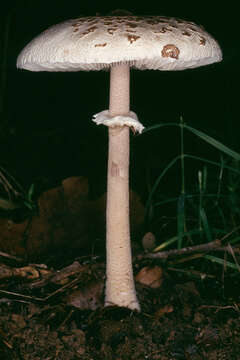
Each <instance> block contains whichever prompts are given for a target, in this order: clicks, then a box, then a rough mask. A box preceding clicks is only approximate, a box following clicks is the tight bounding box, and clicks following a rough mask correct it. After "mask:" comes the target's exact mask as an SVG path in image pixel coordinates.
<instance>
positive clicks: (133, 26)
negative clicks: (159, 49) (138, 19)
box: [126, 21, 138, 29]
mask: <svg viewBox="0 0 240 360" xmlns="http://www.w3.org/2000/svg"><path fill="white" fill-rule="evenodd" d="M126 26H129V27H130V28H133V29H134V28H136V27H138V25H137V24H133V23H132V22H129V21H128V22H126Z"/></svg>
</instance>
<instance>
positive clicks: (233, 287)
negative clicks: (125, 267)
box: [0, 256, 240, 360]
mask: <svg viewBox="0 0 240 360" xmlns="http://www.w3.org/2000/svg"><path fill="white" fill-rule="evenodd" d="M102 260H103V259H102V258H101V257H97V256H96V257H91V256H90V257H82V258H78V259H76V260H75V261H74V262H73V263H71V264H70V263H69V265H67V266H65V267H64V268H62V269H61V268H59V267H56V268H55V269H54V268H53V267H50V266H49V267H48V268H47V267H44V266H41V265H29V267H28V268H27V271H28V273H29V275H32V276H33V274H34V271H33V269H35V270H36V271H38V272H39V273H41V274H42V278H41V279H37V280H30V278H31V276H29V278H28V280H27V281H26V280H19V279H20V278H19V277H16V276H15V277H14V276H13V277H12V280H10V281H8V284H7V286H5V289H4V290H2V292H1V294H0V295H1V299H0V359H1V360H5V359H6V360H7V359H11V360H15V359H24V360H25V359H34V360H38V359H39V360H50V359H52V360H53V359H59V360H60V359H63V360H71V359H82V360H90V359H94V360H95V359H104V360H105V359H106V360H108V359H109V360H110V359H114V360H120V359H141V360H142V359H152V360H153V359H161V360H165V359H166V360H167V359H168V360H170V359H172V360H175V359H176V360H178V359H179V360H180V359H182V360H184V359H186V360H200V359H209V360H215V359H218V360H225V359H229V360H234V359H236V360H237V359H240V322H239V315H240V303H239V295H240V291H239V289H240V286H239V285H240V284H239V279H238V280H237V277H236V276H235V277H231V276H227V274H225V278H224V279H223V278H222V279H221V276H220V275H219V273H218V272H219V271H217V267H216V269H214V267H212V265H211V268H209V271H210V270H211V273H212V274H213V276H210V275H206V277H205V278H204V277H202V279H199V278H197V276H196V279H193V278H189V276H187V275H186V274H184V273H183V274H181V272H178V271H174V268H173V267H171V265H170V264H169V263H168V262H166V263H165V264H164V265H163V266H162V267H161V268H160V267H159V264H158V265H156V264H157V263H158V262H156V261H154V263H153V261H152V260H151V261H150V260H142V261H138V260H135V262H134V270H135V273H139V269H140V268H143V266H148V268H150V269H151V268H155V269H156V268H158V269H161V270H163V272H161V271H160V273H161V277H162V278H161V281H160V282H159V283H158V285H157V286H158V287H157V288H152V287H151V284H150V286H147V285H144V284H141V283H138V282H137V293H138V297H139V300H140V302H141V307H142V312H141V313H135V312H132V311H129V310H128V309H125V308H116V307H108V308H104V307H103V289H104V288H103V286H104V271H105V263H104V261H102ZM197 261H198V260H197ZM64 265H66V263H65V264H64ZM69 269H70V271H69ZM188 269H189V265H188ZM215 270H216V273H215V274H214V271H215ZM44 271H45V272H44ZM193 273H194V271H193ZM217 273H218V274H217ZM49 274H50V276H49ZM61 274H66V275H61ZM196 275H197V272H196ZM215 275H216V277H215ZM33 277H34V276H33ZM44 279H45V280H44ZM46 279H47V280H46ZM160 284H161V285H160ZM159 285H160V286H159ZM2 288H3V287H2ZM59 289H60V290H59ZM6 291H9V293H6ZM19 294H24V296H20V295H19ZM49 295H50V296H49ZM42 299H43V300H42Z"/></svg>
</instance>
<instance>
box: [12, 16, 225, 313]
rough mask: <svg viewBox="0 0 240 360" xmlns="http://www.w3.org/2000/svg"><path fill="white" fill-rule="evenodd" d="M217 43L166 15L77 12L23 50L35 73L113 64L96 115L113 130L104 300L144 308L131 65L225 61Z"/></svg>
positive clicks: (172, 66) (25, 64)
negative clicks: (132, 164)
mask: <svg viewBox="0 0 240 360" xmlns="http://www.w3.org/2000/svg"><path fill="white" fill-rule="evenodd" d="M221 59H222V53H221V49H220V47H219V45H218V43H217V42H216V41H215V40H214V39H213V38H212V37H211V36H210V35H209V34H208V33H207V32H206V31H205V30H204V29H203V28H202V27H200V26H197V25H195V24H194V23H192V22H188V21H185V20H179V19H175V18H168V17H162V16H147V17H142V16H141V17H140V16H132V15H131V16H94V17H80V18H78V19H73V20H69V21H66V22H63V23H60V24H58V25H55V26H52V27H50V28H49V29H47V30H46V31H44V32H43V33H42V34H40V35H39V36H38V37H36V38H35V39H33V40H32V41H31V42H30V43H29V44H28V45H27V46H26V47H25V48H24V49H23V50H22V52H21V53H20V55H19V56H18V59H17V67H18V68H23V69H27V70H31V71H82V70H83V71H88V70H101V69H107V70H110V96H109V110H105V111H102V112H100V113H98V114H96V115H94V117H93V121H94V122H95V123H96V124H104V125H106V126H108V130H109V158H108V182H107V213H106V251H107V260H106V263H107V264H106V265H107V269H106V290H105V306H109V305H116V306H123V307H127V308H129V309H132V310H140V305H139V302H138V299H137V296H136V291H135V286H134V277H133V270H132V256H131V244H130V229H129V128H131V129H132V130H133V131H134V132H139V133H141V132H142V130H143V128H144V127H143V125H142V124H141V123H140V122H139V120H138V118H137V115H136V114H135V113H133V112H131V111H130V106H129V103H130V100H129V81H130V68H135V69H139V70H145V69H153V70H184V69H188V68H195V67H198V66H202V65H207V64H211V63H214V62H218V61H221Z"/></svg>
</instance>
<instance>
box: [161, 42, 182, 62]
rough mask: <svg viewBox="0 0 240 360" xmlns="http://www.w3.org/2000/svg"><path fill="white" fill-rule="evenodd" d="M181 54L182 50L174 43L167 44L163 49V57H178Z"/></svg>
mask: <svg viewBox="0 0 240 360" xmlns="http://www.w3.org/2000/svg"><path fill="white" fill-rule="evenodd" d="M179 54H180V50H179V49H178V48H177V47H176V46H175V45H173V44H167V45H165V46H164V47H163V49H162V57H170V58H173V59H178V56H179Z"/></svg>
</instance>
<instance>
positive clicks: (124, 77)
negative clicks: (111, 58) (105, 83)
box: [109, 64, 130, 116]
mask: <svg viewBox="0 0 240 360" xmlns="http://www.w3.org/2000/svg"><path fill="white" fill-rule="evenodd" d="M129 84H130V66H129V65H128V64H121V65H113V66H112V67H111V69H110V98H109V115H110V116H116V115H128V113H129V110H130V89H129V88H130V86H129Z"/></svg>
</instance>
